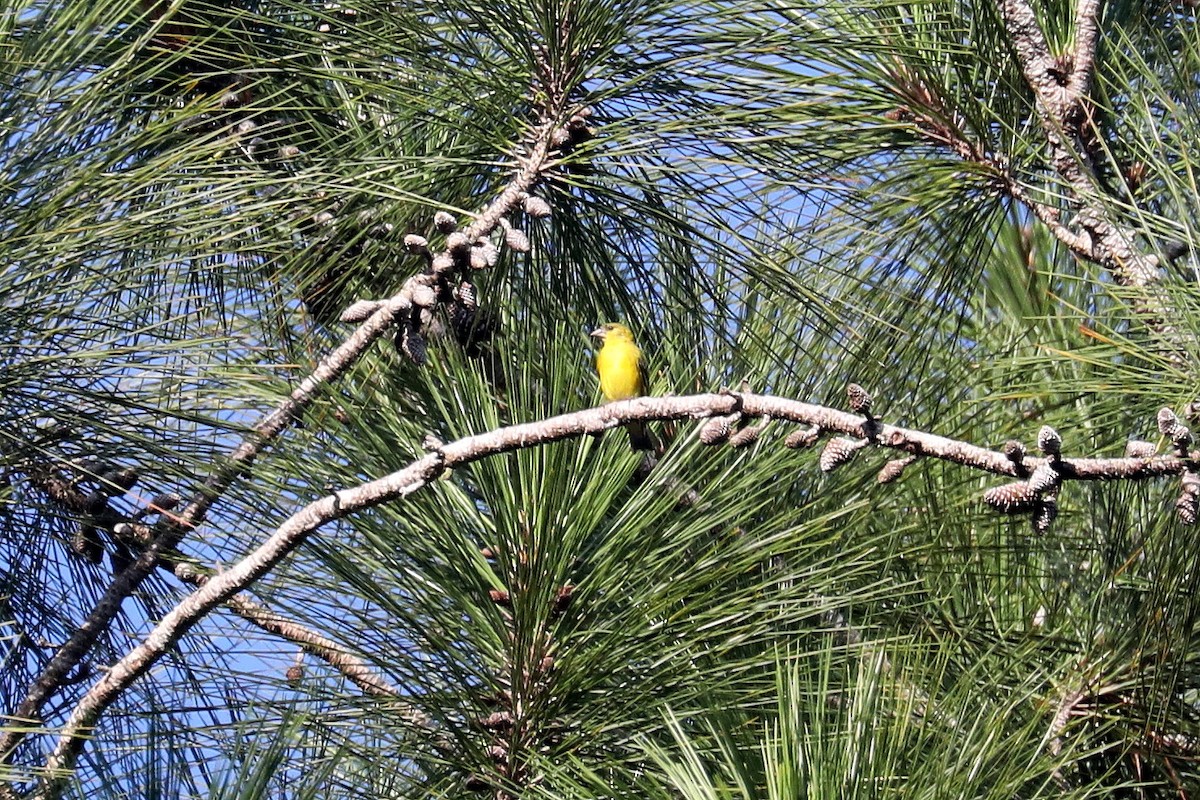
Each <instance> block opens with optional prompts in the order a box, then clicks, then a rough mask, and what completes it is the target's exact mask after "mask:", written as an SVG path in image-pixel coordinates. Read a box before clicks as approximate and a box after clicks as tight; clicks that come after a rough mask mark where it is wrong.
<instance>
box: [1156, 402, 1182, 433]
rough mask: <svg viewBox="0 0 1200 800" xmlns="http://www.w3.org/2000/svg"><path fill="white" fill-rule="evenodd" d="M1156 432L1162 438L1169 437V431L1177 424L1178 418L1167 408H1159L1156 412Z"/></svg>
mask: <svg viewBox="0 0 1200 800" xmlns="http://www.w3.org/2000/svg"><path fill="white" fill-rule="evenodd" d="M1157 422H1158V432H1159V433H1161V434H1162V435H1163V436H1170V435H1171V429H1172V428H1174V427H1175V426H1176V425H1178V424H1179V417H1177V416H1175V412H1174V411H1172V410H1171V409H1169V408H1160V409H1159V410H1158V417H1157Z"/></svg>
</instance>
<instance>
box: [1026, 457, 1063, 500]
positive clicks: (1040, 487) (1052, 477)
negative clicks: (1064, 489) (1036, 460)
mask: <svg viewBox="0 0 1200 800" xmlns="http://www.w3.org/2000/svg"><path fill="white" fill-rule="evenodd" d="M1061 481H1062V478H1061V476H1060V475H1059V474H1058V470H1056V469H1055V468H1054V467H1052V466H1050V464H1048V463H1046V462H1044V461H1043V462H1042V463H1041V464H1038V465H1037V467H1036V468H1035V469H1034V470H1033V474H1032V475H1030V476H1029V488H1030V489H1031V490H1033V491H1034V492H1035V493H1036V494H1042V493H1043V492H1046V491H1048V490H1050V489H1053V488H1054V487H1055V486H1058V484H1059V483H1060V482H1061Z"/></svg>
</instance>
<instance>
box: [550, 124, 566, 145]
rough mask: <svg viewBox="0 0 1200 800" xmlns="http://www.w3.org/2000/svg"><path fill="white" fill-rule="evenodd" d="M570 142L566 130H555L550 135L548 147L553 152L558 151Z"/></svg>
mask: <svg viewBox="0 0 1200 800" xmlns="http://www.w3.org/2000/svg"><path fill="white" fill-rule="evenodd" d="M570 141H571V133H570V131H568V130H567V129H566V128H555V129H554V131H553V132H552V133H551V134H550V146H551V147H553V148H554V149H555V150H558V149H560V148H561V147H562V146H563V145H566V144H569V143H570Z"/></svg>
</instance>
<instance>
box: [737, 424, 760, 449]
mask: <svg viewBox="0 0 1200 800" xmlns="http://www.w3.org/2000/svg"><path fill="white" fill-rule="evenodd" d="M766 428H767V423H766V422H765V421H764V422H762V423H760V424H758V425H747V426H746V427H745V428H742V429H741V430H740V431H737V432H735V433H733V434H732V435H730V437H729V446H730V447H735V448H736V447H748V446H749V445H752V444H754V443H755V442H757V441H758V437H759V436H760V435H762V432H763V431H764V430H766Z"/></svg>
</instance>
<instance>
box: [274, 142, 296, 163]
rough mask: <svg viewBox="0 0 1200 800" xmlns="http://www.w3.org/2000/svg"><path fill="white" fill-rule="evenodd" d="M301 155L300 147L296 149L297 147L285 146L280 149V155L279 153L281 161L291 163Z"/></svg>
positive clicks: (292, 145)
mask: <svg viewBox="0 0 1200 800" xmlns="http://www.w3.org/2000/svg"><path fill="white" fill-rule="evenodd" d="M300 153H301V150H300V148H299V147H296V145H294V144H285V145H284V146H283V147H281V148H279V153H278V155H279V160H280V161H290V160H291V159H293V158H296V157H297V156H299V155H300Z"/></svg>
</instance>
